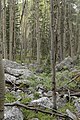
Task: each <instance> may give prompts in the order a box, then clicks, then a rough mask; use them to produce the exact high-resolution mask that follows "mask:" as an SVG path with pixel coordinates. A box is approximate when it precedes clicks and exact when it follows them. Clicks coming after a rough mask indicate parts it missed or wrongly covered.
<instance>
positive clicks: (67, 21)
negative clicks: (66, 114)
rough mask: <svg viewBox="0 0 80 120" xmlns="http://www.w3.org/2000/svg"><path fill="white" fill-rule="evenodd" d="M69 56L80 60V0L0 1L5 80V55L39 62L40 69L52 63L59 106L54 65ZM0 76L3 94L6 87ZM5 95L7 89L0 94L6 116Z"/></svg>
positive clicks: (28, 61) (53, 85)
mask: <svg viewBox="0 0 80 120" xmlns="http://www.w3.org/2000/svg"><path fill="white" fill-rule="evenodd" d="M68 56H70V57H71V58H73V59H80V0H0V76H1V79H2V80H3V81H4V75H3V67H2V58H3V59H9V60H12V61H18V62H20V63H27V64H29V63H36V65H37V68H38V70H39V69H40V65H42V66H44V67H46V68H47V67H48V66H49V69H50V72H52V91H53V93H52V97H53V108H54V109H57V106H56V80H55V76H56V71H55V66H56V63H60V62H61V61H62V60H64V59H65V58H66V57H68ZM44 67H43V69H44ZM51 70H52V71H51ZM1 72H2V73H1ZM1 79H0V83H1V84H0V86H2V88H1V87H0V96H1V92H2V90H3V89H4V82H3V83H2V80H1ZM3 96H4V92H3V94H2V96H1V97H0V105H1V102H2V107H1V108H0V118H1V117H3V116H1V111H3V101H4V100H3ZM1 119H2V118H1Z"/></svg>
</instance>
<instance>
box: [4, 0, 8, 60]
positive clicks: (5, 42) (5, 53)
mask: <svg viewBox="0 0 80 120" xmlns="http://www.w3.org/2000/svg"><path fill="white" fill-rule="evenodd" d="M5 2H6V0H3V8H4V9H3V56H4V58H5V59H7V40H6V3H5Z"/></svg>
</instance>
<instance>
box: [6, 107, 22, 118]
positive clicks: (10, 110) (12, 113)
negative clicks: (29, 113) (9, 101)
mask: <svg viewBox="0 0 80 120" xmlns="http://www.w3.org/2000/svg"><path fill="white" fill-rule="evenodd" d="M4 120H23V114H22V112H21V111H20V109H18V108H17V107H5V111H4Z"/></svg>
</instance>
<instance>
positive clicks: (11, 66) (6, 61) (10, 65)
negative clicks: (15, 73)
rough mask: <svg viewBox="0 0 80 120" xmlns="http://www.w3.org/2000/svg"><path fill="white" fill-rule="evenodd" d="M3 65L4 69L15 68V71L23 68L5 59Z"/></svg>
mask: <svg viewBox="0 0 80 120" xmlns="http://www.w3.org/2000/svg"><path fill="white" fill-rule="evenodd" d="M3 65H4V68H7V67H10V68H15V69H22V68H24V66H22V65H21V64H19V63H17V62H15V61H11V60H7V59H3Z"/></svg>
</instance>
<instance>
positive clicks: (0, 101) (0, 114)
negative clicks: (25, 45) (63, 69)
mask: <svg viewBox="0 0 80 120" xmlns="http://www.w3.org/2000/svg"><path fill="white" fill-rule="evenodd" d="M4 92H5V90H4V71H3V66H2V45H1V0H0V120H4Z"/></svg>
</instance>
